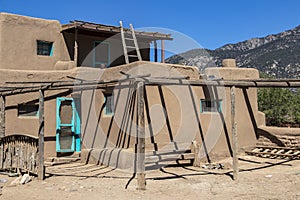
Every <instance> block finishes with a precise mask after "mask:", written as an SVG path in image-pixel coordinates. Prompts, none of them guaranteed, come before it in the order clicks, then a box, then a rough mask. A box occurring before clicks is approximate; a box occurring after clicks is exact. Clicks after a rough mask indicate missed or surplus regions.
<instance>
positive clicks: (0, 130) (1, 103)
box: [0, 96, 5, 139]
mask: <svg viewBox="0 0 300 200" xmlns="http://www.w3.org/2000/svg"><path fill="white" fill-rule="evenodd" d="M0 109H1V110H0V139H1V138H3V137H4V136H5V97H4V96H1V97H0Z"/></svg>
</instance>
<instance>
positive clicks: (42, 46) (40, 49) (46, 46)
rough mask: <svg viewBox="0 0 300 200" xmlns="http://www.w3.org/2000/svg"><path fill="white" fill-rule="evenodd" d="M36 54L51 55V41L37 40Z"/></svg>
mask: <svg viewBox="0 0 300 200" xmlns="http://www.w3.org/2000/svg"><path fill="white" fill-rule="evenodd" d="M36 43H37V55H40V56H52V55H53V42H48V41H42V40H37V41H36Z"/></svg>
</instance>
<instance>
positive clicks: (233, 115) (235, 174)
mask: <svg viewBox="0 0 300 200" xmlns="http://www.w3.org/2000/svg"><path fill="white" fill-rule="evenodd" d="M230 96H231V125H232V154H233V160H232V165H233V180H237V178H238V173H239V167H238V141H237V121H236V99H235V97H236V89H235V86H232V87H231V88H230Z"/></svg>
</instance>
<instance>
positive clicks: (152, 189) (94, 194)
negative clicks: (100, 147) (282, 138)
mask: <svg viewBox="0 0 300 200" xmlns="http://www.w3.org/2000/svg"><path fill="white" fill-rule="evenodd" d="M230 162H231V160H230V159H227V160H223V161H222V163H223V164H224V165H225V166H229V165H230ZM240 169H241V172H240V173H239V179H238V181H233V180H232V179H231V177H230V175H228V172H229V171H230V170H228V169H225V170H205V169H203V168H195V167H192V166H186V167H165V168H163V169H162V170H156V171H150V172H148V173H147V174H146V177H147V190H145V191H138V190H136V180H135V179H134V180H132V182H130V184H129V186H128V189H125V188H124V187H125V185H126V184H127V183H128V181H129V179H130V178H131V176H132V175H131V174H129V173H125V172H122V171H118V170H114V169H111V168H107V167H104V166H95V165H83V164H80V163H72V164H65V165H61V166H54V167H50V168H48V169H47V172H49V173H51V176H49V174H48V176H49V177H48V178H47V179H46V180H44V181H38V180H36V179H34V180H33V181H32V182H30V183H28V184H25V185H18V186H13V187H9V186H8V185H9V183H10V182H11V181H12V180H13V179H14V178H9V177H7V176H5V175H0V178H5V179H7V180H8V182H7V183H5V185H4V188H3V192H2V193H3V194H2V196H0V199H1V200H2V199H3V200H14V199H18V200H20V199H28V200H29V199H54V200H56V199H59V200H60V199H72V200H77V199H78V200H79V199H80V200H82V199H84V200H89V199H93V200H96V199H172V200H174V199H189V200H190V199H198V200H199V199H251V200H252V199H292V200H294V199H296V200H297V199H299V200H300V160H294V161H286V160H274V159H265V158H264V159H263V158H257V157H252V156H251V157H250V156H243V157H242V160H240Z"/></svg>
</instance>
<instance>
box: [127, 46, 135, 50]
mask: <svg viewBox="0 0 300 200" xmlns="http://www.w3.org/2000/svg"><path fill="white" fill-rule="evenodd" d="M126 47H127V48H130V49H135V48H136V47H135V46H126Z"/></svg>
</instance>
